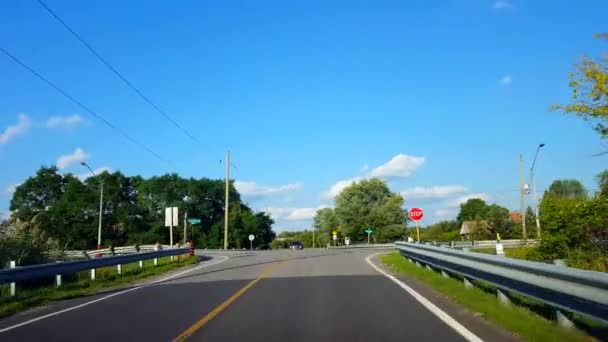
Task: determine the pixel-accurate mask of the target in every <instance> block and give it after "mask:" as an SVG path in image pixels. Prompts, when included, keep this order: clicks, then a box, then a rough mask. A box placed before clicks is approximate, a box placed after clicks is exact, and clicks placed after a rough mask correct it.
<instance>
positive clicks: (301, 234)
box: [273, 230, 325, 248]
mask: <svg viewBox="0 0 608 342" xmlns="http://www.w3.org/2000/svg"><path fill="white" fill-rule="evenodd" d="M278 238H280V239H281V240H278V239H275V241H280V242H277V243H275V246H277V247H278V248H287V247H289V244H290V243H291V242H293V241H300V242H301V243H302V246H304V247H306V248H312V239H313V236H312V231H311V230H303V231H295V232H287V231H285V232H281V233H280V234H279V235H278ZM273 243H274V241H273ZM315 247H325V245H322V244H320V243H319V241H318V240H317V236H316V233H315Z"/></svg>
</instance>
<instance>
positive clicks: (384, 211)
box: [334, 178, 405, 242]
mask: <svg viewBox="0 0 608 342" xmlns="http://www.w3.org/2000/svg"><path fill="white" fill-rule="evenodd" d="M335 202H336V206H335V209H334V215H335V217H336V220H337V223H338V231H339V232H340V233H341V235H342V236H348V237H350V239H351V241H353V242H357V241H359V242H360V241H366V240H367V234H366V233H365V229H367V228H370V227H371V228H373V229H375V230H378V229H380V228H381V227H386V226H390V225H395V224H403V223H404V222H405V213H404V211H403V209H402V208H401V207H402V206H403V198H402V197H401V196H400V195H399V194H396V193H391V191H390V190H389V188H388V187H387V185H386V184H385V183H384V182H383V181H382V180H379V179H376V178H373V179H368V180H362V181H360V182H356V183H354V184H352V185H350V186H348V187H347V188H345V189H344V190H342V192H341V193H340V194H339V195H338V196H337V197H336V200H335Z"/></svg>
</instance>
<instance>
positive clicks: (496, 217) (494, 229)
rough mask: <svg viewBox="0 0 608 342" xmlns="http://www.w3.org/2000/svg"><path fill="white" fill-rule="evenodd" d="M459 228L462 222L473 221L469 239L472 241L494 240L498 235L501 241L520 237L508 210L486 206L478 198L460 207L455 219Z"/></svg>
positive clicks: (497, 206) (495, 205)
mask: <svg viewBox="0 0 608 342" xmlns="http://www.w3.org/2000/svg"><path fill="white" fill-rule="evenodd" d="M456 220H457V222H458V223H459V226H460V225H462V223H463V222H464V221H473V222H475V223H471V224H470V226H469V229H471V233H470V236H469V238H471V239H473V240H485V239H494V238H496V234H497V233H498V234H500V237H501V238H503V239H510V238H513V237H516V236H520V235H521V234H520V230H519V228H518V225H516V224H515V223H514V222H513V221H511V218H510V216H509V210H508V209H507V208H503V207H501V206H499V205H497V204H491V205H488V204H486V202H485V201H484V200H482V199H479V198H472V199H469V200H468V201H466V202H465V203H463V204H461V205H460V212H459V213H458V216H457V218H456Z"/></svg>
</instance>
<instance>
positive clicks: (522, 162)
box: [519, 153, 528, 241]
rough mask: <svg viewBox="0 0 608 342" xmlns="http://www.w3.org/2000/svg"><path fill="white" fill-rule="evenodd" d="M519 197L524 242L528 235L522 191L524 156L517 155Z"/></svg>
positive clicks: (523, 193)
mask: <svg viewBox="0 0 608 342" xmlns="http://www.w3.org/2000/svg"><path fill="white" fill-rule="evenodd" d="M519 196H520V198H521V234H522V237H523V239H524V241H526V240H527V238H528V234H527V233H526V211H525V209H526V199H525V197H524V196H525V189H524V155H523V154H522V153H520V154H519Z"/></svg>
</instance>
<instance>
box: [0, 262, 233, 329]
mask: <svg viewBox="0 0 608 342" xmlns="http://www.w3.org/2000/svg"><path fill="white" fill-rule="evenodd" d="M220 258H223V259H221V260H216V261H214V262H211V263H208V264H202V265H199V266H196V267H194V268H191V269H189V270H185V271H183V272H180V273H176V274H173V275H170V276H168V277H165V278H162V279H159V280H155V281H152V282H150V283H147V284H143V285H139V286H136V287H133V288H130V289H126V290H123V291H120V292H116V293H112V294H110V295H107V296H104V297H101V298H97V299H95V300H92V301H90V302H86V303H82V304H79V305H76V306H72V307H69V308H67V309H63V310H59V311H55V312H51V313H49V314H46V315H43V316H40V317H36V318H32V319H30V320H27V321H25V322H21V323H18V324H15V325H11V326H8V327H6V328H3V329H0V333H4V332H7V331H9V330H13V329H16V328H19V327H22V326H24V325H28V324H32V323H34V322H38V321H41V320H43V319H46V318H49V317H53V316H56V315H59V314H62V313H65V312H69V311H72V310H76V309H80V308H82V307H85V306H88V305H91V304H94V303H97V302H101V301H102V300H106V299H110V298H112V297H115V296H118V295H121V294H125V293H127V292H131V291H135V290H139V289H141V288H144V287H146V286H150V285H154V284H158V283H161V282H164V281H167V280H171V279H173V278H176V277H179V276H181V275H183V274H186V273H190V272H192V271H196V270H199V269H201V268H205V267H209V266H213V265H217V264H219V263H221V262H224V261H226V260H228V259H229V258H228V257H227V256H220Z"/></svg>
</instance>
